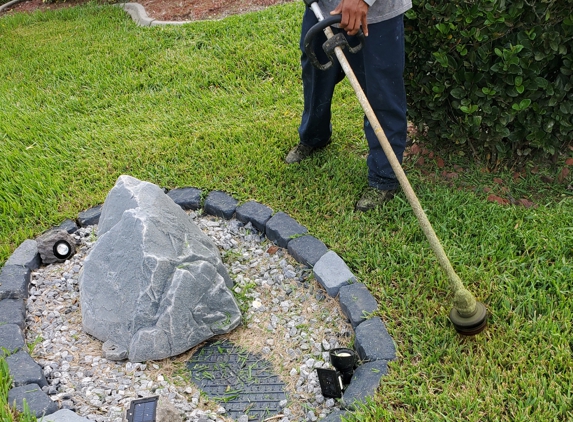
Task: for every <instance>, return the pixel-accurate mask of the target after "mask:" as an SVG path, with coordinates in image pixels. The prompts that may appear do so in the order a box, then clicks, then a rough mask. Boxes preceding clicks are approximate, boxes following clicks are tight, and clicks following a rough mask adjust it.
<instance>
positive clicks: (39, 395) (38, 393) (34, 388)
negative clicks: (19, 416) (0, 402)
mask: <svg viewBox="0 0 573 422" xmlns="http://www.w3.org/2000/svg"><path fill="white" fill-rule="evenodd" d="M24 400H26V404H27V405H28V408H29V409H30V413H31V414H32V415H35V416H36V417H37V418H40V417H42V416H44V415H50V414H52V413H54V412H57V411H58V405H57V404H56V403H55V402H54V401H52V400H51V399H50V397H48V395H47V394H46V393H44V392H43V391H42V389H41V388H40V386H39V385H37V384H28V385H21V386H20V387H14V388H12V389H11V390H10V391H8V403H9V404H10V406H14V403H15V404H16V406H15V407H16V409H18V411H19V412H23V411H24V403H23V402H24Z"/></svg>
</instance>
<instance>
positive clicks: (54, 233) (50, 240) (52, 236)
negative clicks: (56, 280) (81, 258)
mask: <svg viewBox="0 0 573 422" xmlns="http://www.w3.org/2000/svg"><path fill="white" fill-rule="evenodd" d="M36 240H37V243H38V252H39V253H40V258H42V262H43V263H44V264H53V263H55V262H64V261H65V260H66V259H68V258H70V257H71V256H72V255H73V254H75V253H76V246H75V242H74V239H73V238H72V236H70V234H69V233H68V232H67V231H65V230H49V231H47V232H46V233H44V234H42V235H41V236H39V237H38V238H37V239H36ZM60 241H63V242H66V243H67V244H68V245H69V247H70V248H71V250H70V253H69V254H68V255H67V257H66V258H59V257H57V256H56V255H55V253H54V245H55V244H56V243H57V242H60Z"/></svg>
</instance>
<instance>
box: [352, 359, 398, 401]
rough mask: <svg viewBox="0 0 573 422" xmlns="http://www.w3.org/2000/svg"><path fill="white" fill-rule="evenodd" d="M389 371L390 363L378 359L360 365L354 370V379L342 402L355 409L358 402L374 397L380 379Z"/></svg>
mask: <svg viewBox="0 0 573 422" xmlns="http://www.w3.org/2000/svg"><path fill="white" fill-rule="evenodd" d="M387 372H388V363H387V362H386V361H385V360H377V361H374V362H368V363H365V364H363V365H360V366H359V367H358V368H356V371H354V375H352V380H351V382H350V384H349V385H348V387H347V389H346V391H344V394H343V395H342V402H343V404H344V407H346V408H347V409H354V407H355V406H356V404H357V402H365V401H366V398H367V397H372V396H374V394H375V393H376V389H377V388H378V387H379V386H380V379H381V378H382V377H383V376H384V375H385V374H386V373H387Z"/></svg>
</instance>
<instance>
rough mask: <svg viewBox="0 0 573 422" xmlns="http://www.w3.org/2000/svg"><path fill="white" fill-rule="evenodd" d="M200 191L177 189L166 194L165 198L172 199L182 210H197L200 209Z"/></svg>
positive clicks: (195, 189)
mask: <svg viewBox="0 0 573 422" xmlns="http://www.w3.org/2000/svg"><path fill="white" fill-rule="evenodd" d="M201 195H202V191H201V190H200V189H197V188H190V187H189V188H177V189H172V190H170V191H169V192H167V196H168V197H170V198H171V199H173V202H175V203H176V204H177V205H179V206H180V207H181V208H183V209H184V210H198V209H199V208H201Z"/></svg>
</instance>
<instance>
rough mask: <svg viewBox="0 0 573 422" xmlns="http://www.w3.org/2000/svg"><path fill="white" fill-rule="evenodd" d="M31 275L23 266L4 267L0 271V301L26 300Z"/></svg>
mask: <svg viewBox="0 0 573 422" xmlns="http://www.w3.org/2000/svg"><path fill="white" fill-rule="evenodd" d="M31 273H32V272H31V271H30V269H29V268H28V267H25V266H23V265H8V264H6V265H4V267H2V269H1V270H0V300H2V299H27V298H28V286H29V284H30V275H31Z"/></svg>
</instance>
